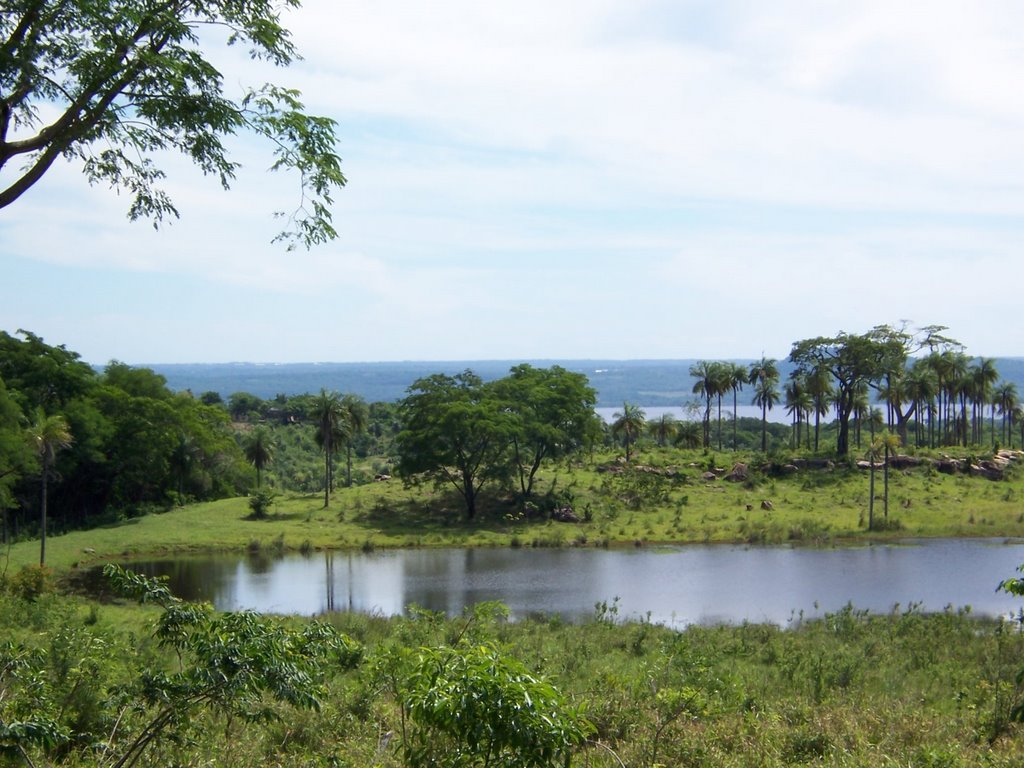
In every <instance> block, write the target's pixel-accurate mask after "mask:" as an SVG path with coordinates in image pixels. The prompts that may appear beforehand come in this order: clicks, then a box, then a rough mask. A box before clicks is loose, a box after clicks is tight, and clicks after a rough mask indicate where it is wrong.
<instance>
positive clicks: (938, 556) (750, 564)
mask: <svg viewBox="0 0 1024 768" xmlns="http://www.w3.org/2000/svg"><path fill="white" fill-rule="evenodd" d="M1021 563H1024V543H1021V542H1020V541H1013V542H1007V541H1004V540H964V539H948V540H921V541H907V542H902V543H900V544H898V545H872V546H861V547H848V548H832V549H806V548H789V547H746V546H727V545H709V546H696V545H691V546H678V547H650V548H639V549H622V550H618V549H611V550H604V549H585V548H572V549H408V550H396V551H380V552H369V553H362V552H327V553H323V552H318V553H314V554H312V555H308V556H301V555H290V556H285V557H281V558H268V557H266V556H258V555H256V556H254V555H241V556H223V555H222V556H211V557H202V558H188V559H178V560H160V561H152V562H144V563H140V562H136V563H132V564H130V567H131V568H133V569H135V570H138V571H140V572H142V573H146V574H149V575H163V576H168V577H169V579H170V586H171V588H172V589H173V590H174V592H175V594H177V595H179V596H181V597H184V598H187V599H191V600H208V601H210V602H212V603H213V604H214V605H215V606H216V607H217V608H219V609H221V610H238V609H243V608H247V609H254V610H258V611H263V612H275V613H297V614H305V615H312V614H318V613H322V612H324V611H332V610H336V611H360V612H365V613H379V614H383V615H395V614H400V613H402V612H404V611H405V610H406V609H407V607H408V606H409V605H417V606H420V607H423V608H428V609H430V610H433V611H443V612H445V613H447V614H449V615H455V614H458V613H461V612H462V610H463V608H464V607H466V606H469V605H473V604H476V603H479V602H483V601H488V600H499V601H501V602H503V603H505V604H506V605H507V606H508V607H509V609H510V611H511V613H512V616H513V617H514V618H521V617H525V616H529V615H555V614H557V615H559V616H561V617H562V618H564V619H565V620H568V621H574V620H580V619H583V618H587V617H589V616H593V615H594V612H595V604H597V603H600V602H605V603H607V604H608V606H609V607H612V606H614V608H615V611H616V614H617V616H618V617H619V618H620V619H636V618H645V619H650V620H651V621H654V622H658V623H663V624H667V625H670V626H685V625H687V624H693V623H701V624H714V623H722V622H728V623H739V622H743V621H751V622H771V623H775V624H779V625H784V624H786V623H787V622H789V621H791V620H793V619H795V618H799V617H800V616H801V615H802V616H803V617H816V616H821V615H822V614H823V613H825V612H833V611H836V610H839V609H840V608H842V607H844V606H845V605H847V604H849V603H852V604H853V606H854V607H855V608H858V609H866V610H870V611H873V612H887V611H890V610H893V608H894V606H897V605H898V606H900V608H901V609H903V610H905V609H906V608H907V607H909V606H910V605H911V604H914V605H917V606H918V607H919V608H920V610H924V611H941V610H944V609H946V608H947V607H952V608H963V607H970V608H971V610H972V611H973V612H974V613H976V614H982V615H989V616H996V615H1001V614H1003V615H1005V614H1009V613H1014V612H1017V611H1019V610H1020V607H1021V601H1020V600H1019V599H1017V598H1013V597H1010V596H1008V595H1004V594H1002V593H997V592H996V591H995V590H996V585H997V584H998V583H999V582H1000V581H1001V580H1002V579H1005V578H1008V577H1010V576H1013V575H1014V574H1015V569H1016V568H1017V566H1018V565H1020V564H1021Z"/></svg>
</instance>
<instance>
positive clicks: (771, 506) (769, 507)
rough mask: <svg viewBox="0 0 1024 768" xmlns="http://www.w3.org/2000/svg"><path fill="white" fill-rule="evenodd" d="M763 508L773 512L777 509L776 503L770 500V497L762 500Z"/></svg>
mask: <svg viewBox="0 0 1024 768" xmlns="http://www.w3.org/2000/svg"><path fill="white" fill-rule="evenodd" d="M761 509H763V510H764V511H765V512H771V511H772V510H773V509H775V505H774V504H772V503H771V502H770V501H768V499H764V500H763V501H762V502H761Z"/></svg>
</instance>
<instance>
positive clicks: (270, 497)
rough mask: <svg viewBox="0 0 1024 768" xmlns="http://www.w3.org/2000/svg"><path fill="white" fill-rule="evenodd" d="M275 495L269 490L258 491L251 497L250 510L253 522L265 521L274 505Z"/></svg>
mask: <svg viewBox="0 0 1024 768" xmlns="http://www.w3.org/2000/svg"><path fill="white" fill-rule="evenodd" d="M274 498H275V496H274V493H273V492H272V491H268V490H258V491H256V493H254V494H253V495H252V496H250V497H249V509H250V510H252V516H251V517H252V519H253V520H265V519H266V518H267V516H268V513H269V512H270V507H271V506H272V505H273V503H274Z"/></svg>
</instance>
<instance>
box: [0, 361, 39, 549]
mask: <svg viewBox="0 0 1024 768" xmlns="http://www.w3.org/2000/svg"><path fill="white" fill-rule="evenodd" d="M21 419H22V416H21V411H20V410H19V409H18V405H17V403H15V402H14V399H13V398H12V397H11V396H10V394H9V393H8V392H7V387H6V385H5V384H4V380H3V379H2V378H0V542H2V543H4V544H6V543H7V541H8V532H7V510H8V509H10V508H11V507H13V506H14V504H15V500H14V486H15V484H16V483H17V482H18V480H20V479H21V477H22V475H23V474H24V473H25V472H27V471H29V470H30V469H31V467H32V466H33V464H34V459H33V456H32V450H31V446H30V445H29V444H28V442H27V441H26V440H25V433H24V428H23V425H22V423H21Z"/></svg>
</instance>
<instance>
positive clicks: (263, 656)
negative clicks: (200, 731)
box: [104, 564, 363, 768]
mask: <svg viewBox="0 0 1024 768" xmlns="http://www.w3.org/2000/svg"><path fill="white" fill-rule="evenodd" d="M104 574H105V575H106V576H107V578H108V579H110V580H111V582H112V583H113V584H114V586H115V588H117V589H118V590H119V591H121V592H123V593H124V594H127V595H130V596H132V597H134V598H135V599H137V600H138V601H139V602H143V603H147V602H148V603H155V604H156V605H159V606H160V607H161V608H162V609H163V613H162V614H161V615H160V619H159V621H158V624H157V629H156V632H155V636H156V638H157V640H158V641H159V643H160V644H161V645H162V646H163V647H166V648H171V649H173V650H174V651H175V653H176V654H177V657H178V659H179V660H180V667H179V669H178V670H177V671H176V672H173V673H165V672H161V671H151V672H147V673H145V674H144V675H143V676H142V677H141V679H140V680H139V681H138V686H137V690H136V691H135V693H136V695H137V698H138V702H137V703H141V704H143V705H144V706H145V708H146V712H147V714H148V718H149V719H148V721H146V722H145V723H144V725H143V726H142V727H141V728H139V729H138V730H137V731H136V732H135V733H134V734H133V735H132V736H131V737H129V738H126V739H125V740H124V741H123V743H118V742H114V744H113V745H112V751H114V752H116V758H115V757H111V760H110V764H111V765H112V766H113V767H114V768H122V767H123V766H131V765H134V764H135V762H136V761H137V760H138V759H139V757H140V756H141V755H142V753H143V752H144V751H145V750H146V748H147V747H148V746H149V745H150V744H152V743H153V742H154V741H156V740H157V739H159V738H161V737H162V736H164V735H166V734H167V733H168V732H170V731H173V730H174V729H175V728H177V727H179V726H184V725H187V724H188V723H189V721H190V719H191V718H192V717H194V715H195V714H196V713H197V712H198V711H200V710H202V709H204V708H208V709H211V710H213V711H214V712H216V713H219V714H223V715H228V716H236V717H239V718H241V719H244V720H247V721H253V722H257V721H266V720H270V719H273V718H274V712H273V710H272V709H271V708H270V706H269V702H273V701H277V702H285V703H288V704H291V705H293V706H296V707H302V708H308V709H319V707H320V699H321V697H322V696H323V695H324V692H325V689H324V684H323V678H324V677H325V675H326V674H327V672H328V671H330V670H338V671H340V670H343V669H350V668H352V667H354V666H356V665H357V664H358V663H359V662H360V661H361V659H362V654H363V649H362V646H360V645H359V644H358V643H356V642H355V641H353V640H351V639H350V638H348V637H347V636H345V635H343V634H341V633H339V632H337V631H336V630H335V629H334V628H333V627H331V626H329V625H327V624H323V623H321V622H310V623H308V624H304V625H303V626H302V628H301V629H291V628H289V627H286V626H284V625H283V624H282V623H280V622H279V621H277V620H274V619H270V618H267V617H264V616H261V615H259V614H256V613H252V612H248V611H241V612H237V613H224V614H217V613H215V612H214V611H213V609H212V607H211V606H209V605H208V604H194V603H187V602H185V601H182V600H179V599H178V598H176V597H174V596H173V595H172V594H171V593H170V590H169V589H168V588H167V585H166V584H165V583H163V582H160V581H156V580H153V579H149V578H147V577H145V576H142V575H139V574H136V573H133V572H130V571H126V570H125V569H123V568H121V567H119V566H117V565H112V564H111V565H107V566H106V567H105V568H104Z"/></svg>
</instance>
